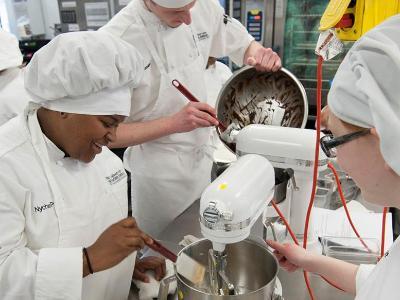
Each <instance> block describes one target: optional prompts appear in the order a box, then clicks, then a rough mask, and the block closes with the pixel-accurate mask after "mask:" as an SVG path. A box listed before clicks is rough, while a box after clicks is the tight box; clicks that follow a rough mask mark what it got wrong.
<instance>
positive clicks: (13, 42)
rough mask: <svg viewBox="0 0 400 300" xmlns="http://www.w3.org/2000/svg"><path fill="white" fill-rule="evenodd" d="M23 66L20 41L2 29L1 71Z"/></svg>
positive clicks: (0, 34) (0, 30)
mask: <svg viewBox="0 0 400 300" xmlns="http://www.w3.org/2000/svg"><path fill="white" fill-rule="evenodd" d="M20 65H22V54H21V51H20V50H19V44H18V40H17V38H16V37H15V36H13V35H12V34H11V33H8V32H7V31H5V30H3V29H1V28H0V71H3V70H6V69H9V68H15V67H18V66H20Z"/></svg>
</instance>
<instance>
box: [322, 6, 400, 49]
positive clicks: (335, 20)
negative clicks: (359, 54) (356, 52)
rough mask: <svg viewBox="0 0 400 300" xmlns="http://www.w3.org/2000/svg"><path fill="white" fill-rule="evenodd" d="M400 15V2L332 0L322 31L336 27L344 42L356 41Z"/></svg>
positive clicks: (323, 19) (323, 21)
mask: <svg viewBox="0 0 400 300" xmlns="http://www.w3.org/2000/svg"><path fill="white" fill-rule="evenodd" d="M398 13H400V0H331V1H330V2H329V4H328V7H327V8H326V10H325V12H324V14H323V16H322V18H321V22H320V27H319V30H320V31H324V30H328V29H330V28H333V27H335V28H336V33H337V35H338V37H339V38H340V39H341V40H343V41H356V40H358V39H359V38H360V37H361V36H362V35H363V34H364V33H366V32H367V31H368V30H370V29H371V28H373V27H375V26H376V25H378V24H379V23H381V22H382V21H384V20H385V19H387V18H389V17H391V16H393V15H396V14H398Z"/></svg>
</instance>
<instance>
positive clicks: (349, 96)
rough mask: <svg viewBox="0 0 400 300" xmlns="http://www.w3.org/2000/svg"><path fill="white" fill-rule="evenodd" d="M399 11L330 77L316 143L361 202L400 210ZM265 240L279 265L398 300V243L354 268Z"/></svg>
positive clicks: (358, 293)
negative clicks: (352, 183) (353, 185)
mask: <svg viewBox="0 0 400 300" xmlns="http://www.w3.org/2000/svg"><path fill="white" fill-rule="evenodd" d="M399 28H400V15H397V16H394V17H392V18H390V19H389V20H387V21H385V22H384V23H382V24H380V25H379V26H377V27H375V28H374V29H373V30H371V31H369V32H368V33H366V34H365V36H363V37H362V38H361V39H360V40H359V41H358V42H356V43H355V44H354V46H353V47H352V49H351V50H350V51H349V53H348V54H347V56H346V57H345V59H344V60H343V62H342V64H341V65H340V67H339V69H338V71H337V74H336V76H335V79H334V82H333V85H332V88H331V90H330V92H329V95H328V106H327V107H325V108H324V110H323V112H322V126H323V127H324V129H326V130H329V131H330V132H331V133H332V134H331V135H327V136H324V137H322V139H321V148H322V150H323V151H324V152H325V154H326V155H327V156H328V157H331V158H333V157H336V158H337V161H338V163H339V165H340V167H341V168H342V169H343V170H344V171H346V172H347V173H348V174H349V175H350V176H351V177H352V178H353V179H354V181H355V182H356V183H357V185H358V186H359V187H360V189H361V191H362V194H363V197H364V198H365V200H367V201H369V202H372V203H375V204H378V205H382V206H386V207H397V208H400V139H399V138H400V85H399V78H400V31H399ZM267 243H268V244H269V245H270V246H271V247H272V248H274V249H275V251H274V253H275V255H276V257H277V258H278V260H279V262H280V265H281V267H283V268H284V269H285V270H287V271H289V272H293V271H295V270H297V269H303V270H305V271H308V272H312V273H316V274H319V275H322V276H324V277H325V278H327V279H329V280H330V281H332V282H333V283H335V284H336V285H337V286H339V287H340V288H341V289H343V290H344V291H346V292H349V293H351V294H354V295H355V299H363V300H369V299H371V300H372V299H373V300H377V299H385V300H388V299H399V294H398V286H399V283H398V282H399V278H400V240H399V239H397V240H395V242H394V243H393V245H392V246H391V247H390V249H389V250H388V251H387V252H386V254H385V255H384V257H382V259H381V260H380V261H379V263H378V264H377V265H376V266H375V265H360V266H357V265H353V264H350V263H347V262H343V261H340V260H336V259H333V258H330V257H325V256H322V255H317V254H313V253H310V252H307V251H306V250H304V249H303V248H301V247H299V246H296V245H294V244H280V243H277V242H274V241H267Z"/></svg>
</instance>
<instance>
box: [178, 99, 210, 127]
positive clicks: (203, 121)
mask: <svg viewBox="0 0 400 300" xmlns="http://www.w3.org/2000/svg"><path fill="white" fill-rule="evenodd" d="M215 115H216V112H215V109H214V108H212V107H211V106H210V105H208V104H206V103H199V102H189V103H188V104H187V105H186V106H185V107H184V108H182V109H181V110H180V111H179V112H177V113H176V114H174V115H173V116H172V117H171V121H172V124H173V125H172V126H173V128H174V132H177V133H178V132H189V131H192V130H194V129H196V128H199V127H209V126H217V125H218V121H217V119H216V118H215Z"/></svg>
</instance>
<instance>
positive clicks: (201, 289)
mask: <svg viewBox="0 0 400 300" xmlns="http://www.w3.org/2000/svg"><path fill="white" fill-rule="evenodd" d="M211 248H212V244H211V242H210V241H209V240H206V239H203V240H199V241H198V242H195V243H193V244H191V245H189V246H187V247H185V248H184V249H182V250H181V252H184V253H186V254H188V255H189V256H190V257H192V258H194V259H195V260H196V261H198V262H200V263H201V264H203V265H206V266H207V265H208V250H209V249H211ZM181 252H180V253H181ZM226 253H227V262H228V263H227V268H226V269H225V273H226V275H227V276H228V278H229V280H230V282H231V283H232V284H233V285H234V286H235V287H236V290H237V291H239V294H237V295H230V296H228V295H227V296H220V295H213V294H211V293H210V285H209V277H208V276H207V273H206V276H205V278H204V280H203V282H202V283H201V284H200V285H196V286H195V285H194V284H193V283H191V282H189V281H188V280H186V279H185V278H183V277H181V276H180V275H179V274H178V275H177V281H178V296H179V299H180V300H186V299H190V300H227V299H231V300H244V299H246V300H267V299H268V300H269V299H272V297H273V293H274V288H275V279H276V276H277V273H278V262H277V260H276V258H275V256H274V255H273V254H272V253H271V252H270V251H269V250H268V249H267V247H266V245H265V243H264V242H263V241H262V240H256V239H254V238H248V239H246V240H244V241H241V242H239V243H235V244H231V245H227V247H226ZM178 255H179V254H178Z"/></svg>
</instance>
